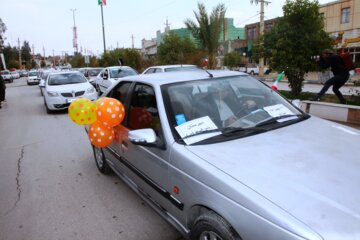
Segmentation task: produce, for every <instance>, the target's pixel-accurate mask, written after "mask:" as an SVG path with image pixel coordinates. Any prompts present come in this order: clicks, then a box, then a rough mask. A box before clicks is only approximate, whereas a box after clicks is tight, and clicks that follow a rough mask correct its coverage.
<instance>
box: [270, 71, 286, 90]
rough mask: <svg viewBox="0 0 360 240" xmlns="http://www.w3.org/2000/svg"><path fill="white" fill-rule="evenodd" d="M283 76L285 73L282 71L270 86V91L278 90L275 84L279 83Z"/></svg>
mask: <svg viewBox="0 0 360 240" xmlns="http://www.w3.org/2000/svg"><path fill="white" fill-rule="evenodd" d="M284 74H285V71H282V72H281V73H280V74H279V76H278V77H277V78H276V80H275V82H274V83H273V85H272V86H271V89H272V90H275V91H277V90H278V86H277V84H278V82H280V80H281V78H282V77H283V76H284Z"/></svg>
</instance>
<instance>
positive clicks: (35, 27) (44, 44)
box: [0, 0, 329, 56]
mask: <svg viewBox="0 0 360 240" xmlns="http://www.w3.org/2000/svg"><path fill="white" fill-rule="evenodd" d="M202 2H203V3H205V6H206V8H207V11H208V12H209V13H210V12H211V11H212V9H213V7H215V6H216V5H217V4H218V3H224V4H225V6H226V8H227V11H226V17H228V18H234V24H235V26H236V27H244V26H245V24H249V23H254V22H258V21H259V18H260V16H259V10H260V5H256V4H251V3H250V2H251V0H224V1H219V0H203V1H202ZM270 2H271V3H270V4H269V5H268V6H266V7H265V19H271V18H275V17H278V16H282V15H283V14H282V6H283V4H284V3H285V0H273V1H270ZM319 2H320V3H321V4H323V3H326V2H329V1H328V0H320V1H319ZM197 3H198V1H195V0H152V1H149V0H107V5H106V6H104V7H103V12H104V23H105V39H106V47H107V49H111V48H116V47H120V48H122V47H124V48H130V47H131V46H132V37H131V36H132V35H133V36H134V46H135V47H136V48H141V40H142V39H144V38H145V39H148V40H150V39H151V38H155V37H156V31H157V30H161V32H163V31H164V28H165V23H166V19H168V22H169V24H170V28H171V29H176V28H182V27H185V25H184V20H185V19H187V18H190V19H193V20H195V17H194V13H193V11H194V10H195V11H197ZM0 6H1V7H0V18H1V19H2V21H3V22H4V23H5V25H6V27H7V31H6V32H5V38H6V40H5V43H6V44H7V43H10V45H11V46H17V45H18V43H17V41H18V38H19V39H20V41H24V40H26V41H28V42H29V43H30V46H31V47H32V46H34V49H35V53H41V54H43V48H44V49H45V55H46V56H49V55H52V54H53V51H54V53H55V55H62V54H64V53H65V52H66V53H68V54H72V53H73V52H74V48H73V44H72V39H73V33H72V28H73V26H74V18H73V11H72V10H71V9H76V10H75V11H74V13H75V24H76V26H77V32H78V45H79V51H80V50H81V49H82V50H83V53H84V51H85V49H87V50H89V51H91V52H92V53H93V54H96V55H98V54H101V53H102V52H103V36H102V21H101V8H100V6H99V5H98V4H97V0H0ZM21 44H22V43H21Z"/></svg>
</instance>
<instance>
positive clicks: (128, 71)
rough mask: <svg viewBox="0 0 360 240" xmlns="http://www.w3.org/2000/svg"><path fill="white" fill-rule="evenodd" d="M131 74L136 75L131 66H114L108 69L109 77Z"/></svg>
mask: <svg viewBox="0 0 360 240" xmlns="http://www.w3.org/2000/svg"><path fill="white" fill-rule="evenodd" d="M132 75H137V72H135V70H133V69H131V68H116V69H111V70H110V78H122V77H126V76H132Z"/></svg>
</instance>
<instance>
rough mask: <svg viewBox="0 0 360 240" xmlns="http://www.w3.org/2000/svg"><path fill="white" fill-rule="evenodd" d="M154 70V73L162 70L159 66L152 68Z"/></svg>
mask: <svg viewBox="0 0 360 240" xmlns="http://www.w3.org/2000/svg"><path fill="white" fill-rule="evenodd" d="M154 72H155V73H159V72H163V70H162V69H161V68H155V69H154Z"/></svg>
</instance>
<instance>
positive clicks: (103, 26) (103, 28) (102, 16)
mask: <svg viewBox="0 0 360 240" xmlns="http://www.w3.org/2000/svg"><path fill="white" fill-rule="evenodd" d="M100 7H101V20H102V30H103V42H104V53H106V45H105V25H104V13H103V4H102V3H101V4H100Z"/></svg>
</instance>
